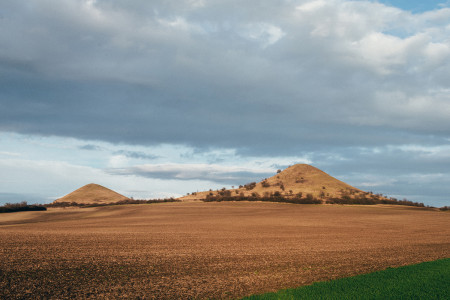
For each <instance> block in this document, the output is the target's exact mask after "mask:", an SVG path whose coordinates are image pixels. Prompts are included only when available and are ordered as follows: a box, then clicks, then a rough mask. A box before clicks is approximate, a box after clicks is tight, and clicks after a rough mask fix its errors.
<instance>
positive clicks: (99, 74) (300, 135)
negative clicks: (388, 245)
mask: <svg viewBox="0 0 450 300" xmlns="http://www.w3.org/2000/svg"><path fill="white" fill-rule="evenodd" d="M295 163H309V164H312V165H314V166H316V167H318V168H320V169H322V170H324V171H325V172H327V173H329V174H331V175H333V176H335V177H337V178H338V179H341V180H343V181H345V182H347V183H349V184H351V185H354V186H356V187H358V188H361V189H363V190H367V191H374V192H377V193H383V194H385V195H388V196H393V197H397V198H400V199H403V198H407V199H409V200H412V201H419V202H424V203H425V204H429V205H434V206H443V205H450V2H448V1H447V2H446V0H440V1H439V0H438V1H411V0H409V1H407V0H403V1H400V0H398V1H394V0H392V1H389V0H385V1H381V0H380V1H365V0H361V1H345V0H267V1H259V0H248V1H235V0H211V1H207V0H184V1H183V0H154V1H129V0H126V1H125V0H115V1H112V0H97V1H95V0H15V1H6V0H0V202H2V203H5V202H17V201H21V200H27V201H29V202H40V203H44V202H51V201H53V200H54V199H56V198H58V197H60V196H63V195H65V194H67V193H69V192H71V191H72V190H74V189H76V188H78V187H80V186H82V185H84V184H87V183H91V182H95V183H98V184H102V185H105V186H107V187H109V188H112V189H114V190H116V191H118V192H120V193H123V194H124V195H126V196H133V197H135V198H154V197H169V196H180V195H183V194H186V193H188V192H193V191H198V190H205V189H209V188H214V189H215V188H221V187H231V186H233V185H239V184H244V183H247V182H250V181H255V180H261V179H262V178H265V177H268V176H271V175H272V174H274V173H275V171H276V170H277V169H278V168H285V167H287V166H289V165H291V164H295Z"/></svg>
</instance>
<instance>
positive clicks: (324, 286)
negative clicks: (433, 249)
mask: <svg viewBox="0 0 450 300" xmlns="http://www.w3.org/2000/svg"><path fill="white" fill-rule="evenodd" d="M244 299H246V300H249V299H252V300H254V299H264V300H266V299H339V300H341V299H450V258H446V259H441V260H436V261H432V262H425V263H421V264H417V265H411V266H405V267H400V268H392V269H391V268H389V269H386V270H384V271H378V272H375V273H370V274H365V275H358V276H354V277H349V278H342V279H337V280H332V281H324V282H317V283H314V284H312V285H309V286H303V287H299V288H296V289H287V290H281V291H278V292H276V293H268V294H262V295H253V296H250V297H246V298H244Z"/></svg>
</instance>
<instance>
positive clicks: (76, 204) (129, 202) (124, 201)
mask: <svg viewBox="0 0 450 300" xmlns="http://www.w3.org/2000/svg"><path fill="white" fill-rule="evenodd" d="M164 202H181V200H176V199H174V198H168V199H151V200H135V199H129V200H122V201H118V202H111V203H77V202H54V203H50V204H45V207H71V206H76V207H98V206H110V205H125V204H151V203H164Z"/></svg>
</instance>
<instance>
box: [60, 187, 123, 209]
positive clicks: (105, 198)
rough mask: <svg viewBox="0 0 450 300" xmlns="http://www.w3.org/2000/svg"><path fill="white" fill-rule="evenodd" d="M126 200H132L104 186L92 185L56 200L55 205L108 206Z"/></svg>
mask: <svg viewBox="0 0 450 300" xmlns="http://www.w3.org/2000/svg"><path fill="white" fill-rule="evenodd" d="M125 200H130V199H129V198H128V197H125V196H123V195H121V194H119V193H117V192H115V191H113V190H110V189H108V188H106V187H104V186H101V185H98V184H95V183H90V184H87V185H85V186H83V187H81V188H79V189H77V190H75V191H73V192H72V193H70V194H67V195H66V196H64V197H61V198H59V199H56V200H55V201H54V202H53V203H62V202H68V203H72V202H75V203H77V204H106V203H115V202H120V201H125Z"/></svg>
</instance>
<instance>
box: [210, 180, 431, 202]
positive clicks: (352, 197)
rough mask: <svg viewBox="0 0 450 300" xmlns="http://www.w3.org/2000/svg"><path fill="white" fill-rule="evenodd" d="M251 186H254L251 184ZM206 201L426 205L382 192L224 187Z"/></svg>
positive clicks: (211, 193)
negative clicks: (317, 192)
mask: <svg viewBox="0 0 450 300" xmlns="http://www.w3.org/2000/svg"><path fill="white" fill-rule="evenodd" d="M250 186H252V185H251V184H250ZM203 201H204V202H221V201H269V202H286V203H294V204H322V203H327V204H360V205H375V204H391V205H405V206H415V207H425V205H424V204H423V203H419V202H413V201H409V200H406V199H403V200H397V199H395V198H386V197H384V196H383V195H381V194H377V195H374V194H373V193H370V192H369V193H356V192H355V191H342V195H341V197H325V195H324V193H321V194H320V197H319V198H317V197H314V195H313V194H309V193H308V194H306V195H305V197H303V194H302V193H301V192H300V193H297V194H295V195H294V194H292V193H289V194H287V193H285V194H283V193H281V192H279V191H275V192H266V193H264V195H263V196H261V195H259V194H258V193H256V192H254V193H252V194H251V195H250V196H245V195H244V193H242V192H240V193H239V192H238V191H237V190H236V191H235V194H234V195H233V193H232V192H231V191H230V190H226V189H222V190H219V191H218V192H217V194H214V193H213V192H210V193H209V194H208V195H207V196H206V198H205V199H204V200H203Z"/></svg>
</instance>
